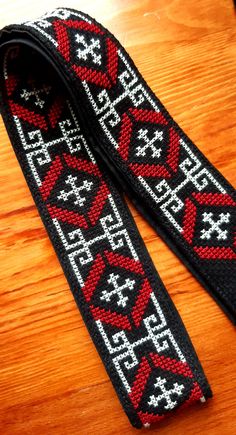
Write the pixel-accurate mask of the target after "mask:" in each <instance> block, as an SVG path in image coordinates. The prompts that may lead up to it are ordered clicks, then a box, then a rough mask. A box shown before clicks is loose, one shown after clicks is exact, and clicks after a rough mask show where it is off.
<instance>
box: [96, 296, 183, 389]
mask: <svg viewBox="0 0 236 435" xmlns="http://www.w3.org/2000/svg"><path fill="white" fill-rule="evenodd" d="M151 300H152V302H153V307H154V312H153V314H151V315H150V316H148V317H146V318H144V319H143V320H142V323H143V325H144V327H145V329H146V331H147V334H146V335H145V336H143V337H141V338H139V339H138V340H136V341H135V342H133V343H131V342H130V341H129V339H128V337H127V334H126V332H125V331H120V332H117V333H116V334H113V335H111V337H109V336H108V334H107V332H106V325H103V323H102V322H101V321H100V320H97V321H96V324H97V327H98V329H99V331H100V334H101V336H102V338H103V340H104V343H105V345H106V348H107V350H108V352H109V354H110V355H112V361H113V364H114V366H115V368H116V370H117V373H118V374H119V376H120V379H121V381H122V383H123V385H124V387H125V389H126V390H127V392H128V393H129V392H130V391H131V387H130V385H129V383H128V381H127V379H126V377H125V373H124V369H125V370H131V369H132V368H134V367H135V366H137V365H138V364H139V362H140V361H139V360H138V358H137V356H136V354H135V349H136V348H137V347H139V346H142V345H145V343H147V342H151V343H152V344H153V346H154V348H155V350H156V351H157V353H161V352H165V351H166V350H168V349H169V347H170V344H171V345H172V346H173V348H174V349H175V351H176V354H177V355H178V358H179V359H180V361H182V362H186V359H185V357H184V355H183V353H182V351H181V350H180V348H179V346H178V344H177V342H176V341H175V339H174V336H173V334H172V333H171V331H170V329H169V328H167V329H164V328H166V326H167V322H166V319H165V317H164V314H163V312H162V309H161V307H160V305H159V302H158V301H157V299H156V296H155V295H154V293H151ZM122 365H123V366H124V369H123V368H122Z"/></svg>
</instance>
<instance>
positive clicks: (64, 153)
mask: <svg viewBox="0 0 236 435" xmlns="http://www.w3.org/2000/svg"><path fill="white" fill-rule="evenodd" d="M0 55H1V94H2V95H1V113H2V116H3V120H4V122H5V125H6V128H7V130H8V133H9V136H10V139H11V142H12V145H13V147H14V150H15V153H16V156H17V158H18V160H19V163H20V165H21V167H22V170H23V172H24V175H25V178H26V180H27V183H28V185H29V188H30V190H31V192H32V195H33V197H34V200H35V203H36V205H37V207H38V210H39V213H40V216H41V218H42V220H43V222H44V225H45V227H46V229H47V231H48V234H49V236H50V239H51V241H52V244H53V246H54V248H55V251H56V253H57V255H58V258H59V260H60V262H61V265H62V267H63V270H64V273H65V275H66V277H67V280H68V282H69V285H70V288H71V290H72V292H73V295H74V298H75V300H76V302H77V304H78V306H79V309H80V311H81V313H82V316H83V318H84V321H85V323H86V325H87V328H88V330H89V332H90V334H91V337H92V339H93V341H94V343H95V345H96V347H97V349H98V352H99V354H100V356H101V358H102V360H103V363H104V365H105V367H106V370H107V372H108V374H109V376H110V378H111V380H112V382H113V384H114V387H115V389H116V391H117V394H118V396H119V398H120V401H121V403H122V405H123V407H124V410H125V412H126V413H127V415H128V417H129V419H130V421H131V423H132V424H133V425H134V426H136V427H141V426H142V425H144V426H148V425H150V423H152V422H155V421H159V420H160V419H162V418H164V417H165V416H166V415H168V414H169V413H172V411H173V410H174V409H175V408H179V407H183V406H186V405H187V404H190V403H192V402H196V401H201V402H204V401H205V400H206V399H207V398H208V397H211V390H210V387H209V385H208V382H207V379H206V377H205V375H204V373H203V370H202V368H201V365H200V363H199V361H198V358H197V356H196V354H195V351H194V349H193V346H192V344H191V342H190V339H189V337H188V334H187V332H186V330H185V328H184V326H183V324H182V321H181V319H180V317H179V315H178V313H177V311H176V309H175V307H174V305H173V303H172V301H171V299H170V297H169V295H168V293H167V292H166V289H165V287H164V285H163V283H162V282H161V280H160V277H159V276H158V274H157V272H156V270H155V268H154V266H153V264H152V261H151V259H150V257H149V255H148V253H147V250H146V248H145V246H144V244H143V241H142V239H141V238H140V235H139V233H138V230H137V228H136V226H135V223H134V221H133V219H132V217H131V215H130V212H129V210H128V208H127V206H126V204H125V201H124V199H123V192H126V193H127V194H128V195H129V196H130V197H131V198H132V200H133V201H134V203H135V205H136V206H137V208H138V209H139V210H140V211H141V213H143V215H144V216H145V218H146V219H147V220H148V221H149V222H150V223H151V225H152V226H153V227H154V228H155V229H156V230H157V232H158V234H160V235H161V236H162V237H163V238H164V240H165V241H166V242H167V244H168V245H169V246H170V247H171V249H173V250H174V252H176V254H177V255H178V256H179V257H180V258H181V260H182V261H183V262H184V263H185V264H186V266H187V267H188V268H189V269H190V270H191V272H192V273H193V274H194V275H195V276H196V277H197V279H198V280H199V281H200V282H201V283H202V284H203V286H204V287H205V288H206V289H207V290H208V291H209V292H211V293H212V295H213V297H214V298H215V299H216V301H217V302H218V303H219V304H220V305H221V307H222V308H223V309H224V311H225V312H226V313H227V314H228V316H229V317H230V318H231V320H232V321H233V322H235V321H236V292H235V289H236V261H235V260H236V252H235V246H236V241H235V232H234V231H235V230H234V227H235V221H236V219H235V217H236V212H235V211H236V202H235V191H234V189H233V187H232V186H231V185H230V184H229V183H228V182H227V181H226V180H225V179H224V178H223V176H222V175H221V174H219V172H218V171H217V170H216V169H215V168H214V167H213V166H212V165H211V164H210V163H209V161H208V160H207V159H206V158H205V157H204V156H203V155H202V154H201V152H200V151H199V150H198V149H197V147H196V146H195V145H194V144H193V143H192V142H191V141H190V139H189V138H188V137H187V136H186V135H185V133H184V132H183V131H182V130H181V129H180V127H179V126H178V125H177V124H176V123H175V122H174V120H173V119H172V118H171V116H170V115H169V114H168V112H167V111H166V109H165V108H164V107H163V105H162V104H161V103H160V101H159V100H158V99H157V97H156V96H155V95H154V94H153V93H152V91H151V90H150V89H149V87H148V85H147V84H146V83H145V81H144V80H143V78H142V77H141V75H140V73H139V72H138V70H137V68H136V67H135V65H134V64H133V62H132V60H131V59H130V57H129V56H128V54H127V53H126V52H125V50H124V49H123V48H122V47H121V45H120V44H119V42H118V41H117V40H116V39H115V38H114V36H113V35H111V34H110V33H109V32H108V31H107V30H106V29H104V28H103V26H101V25H100V24H98V23H97V22H96V21H95V20H94V19H92V18H90V17H89V16H87V15H85V14H83V13H80V12H77V11H74V10H70V9H64V8H60V9H56V10H55V11H54V12H52V13H49V14H46V15H44V16H43V17H42V18H40V19H39V20H36V21H28V22H25V23H23V24H21V25H12V26H7V27H6V28H4V29H3V30H2V32H1V35H0Z"/></svg>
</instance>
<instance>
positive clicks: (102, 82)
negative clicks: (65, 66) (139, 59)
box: [53, 20, 118, 89]
mask: <svg viewBox="0 0 236 435" xmlns="http://www.w3.org/2000/svg"><path fill="white" fill-rule="evenodd" d="M53 27H54V30H55V34H56V38H57V42H58V50H59V52H60V53H61V54H62V56H63V57H64V58H65V60H66V61H67V62H71V54H70V53H71V47H70V38H69V36H68V29H77V30H82V31H83V32H89V33H90V34H91V33H94V34H95V35H104V31H103V30H102V29H100V28H99V27H97V26H96V25H95V24H89V23H87V22H85V21H82V20H81V21H73V20H64V21H61V20H56V21H54V22H53ZM103 37H104V38H105V45H106V52H107V60H106V72H103V71H101V70H98V69H96V68H91V67H86V66H79V65H76V64H75V63H72V64H71V67H72V68H73V70H74V71H75V73H76V74H77V76H78V77H79V78H80V79H81V80H86V81H87V82H91V83H94V84H96V85H98V86H102V87H104V88H108V89H109V88H110V87H111V86H113V85H114V84H115V82H116V78H117V68H118V55H117V47H116V45H115V43H114V42H113V41H112V40H111V39H110V38H108V37H105V36H103Z"/></svg>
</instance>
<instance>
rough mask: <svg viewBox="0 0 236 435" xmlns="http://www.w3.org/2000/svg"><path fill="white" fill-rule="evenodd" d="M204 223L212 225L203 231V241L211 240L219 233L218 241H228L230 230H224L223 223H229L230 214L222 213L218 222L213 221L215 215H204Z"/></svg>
mask: <svg viewBox="0 0 236 435" xmlns="http://www.w3.org/2000/svg"><path fill="white" fill-rule="evenodd" d="M202 221H203V222H207V223H208V224H209V225H210V228H209V229H208V230H205V229H203V230H201V236H200V238H201V239H207V240H209V239H211V236H212V234H213V233H217V239H218V240H226V239H227V237H228V230H222V229H221V225H222V224H223V223H229V221H230V213H220V214H219V218H218V220H214V219H213V213H211V212H209V213H206V212H205V213H203V218H202Z"/></svg>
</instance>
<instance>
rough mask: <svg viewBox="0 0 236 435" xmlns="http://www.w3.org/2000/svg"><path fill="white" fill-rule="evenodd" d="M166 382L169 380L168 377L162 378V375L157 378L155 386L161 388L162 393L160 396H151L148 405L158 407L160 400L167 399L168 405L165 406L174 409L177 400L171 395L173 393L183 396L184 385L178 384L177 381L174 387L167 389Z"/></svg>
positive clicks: (167, 408)
mask: <svg viewBox="0 0 236 435" xmlns="http://www.w3.org/2000/svg"><path fill="white" fill-rule="evenodd" d="M166 382H167V380H166V379H162V378H160V377H158V378H157V379H156V383H155V385H154V387H155V388H159V389H160V390H161V392H162V394H159V396H154V395H152V396H150V398H149V402H148V405H150V406H155V407H157V406H158V404H159V402H161V401H162V400H165V402H166V405H165V406H164V408H165V409H166V410H169V409H173V408H174V407H175V406H176V405H177V402H176V401H175V400H172V399H171V396H172V395H173V394H175V395H177V396H182V391H183V390H184V385H182V384H177V382H175V383H174V385H173V388H171V389H170V390H167V389H166V387H165V384H166Z"/></svg>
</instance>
